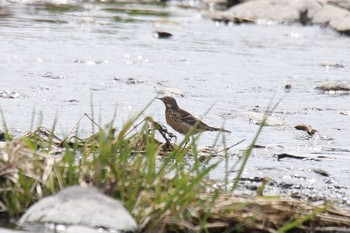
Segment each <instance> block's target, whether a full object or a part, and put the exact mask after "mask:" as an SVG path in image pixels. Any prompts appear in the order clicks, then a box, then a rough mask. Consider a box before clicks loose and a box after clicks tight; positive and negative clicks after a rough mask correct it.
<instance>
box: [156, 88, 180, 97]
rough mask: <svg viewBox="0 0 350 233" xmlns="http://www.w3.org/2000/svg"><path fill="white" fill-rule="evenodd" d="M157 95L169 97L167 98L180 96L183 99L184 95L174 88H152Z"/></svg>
mask: <svg viewBox="0 0 350 233" xmlns="http://www.w3.org/2000/svg"><path fill="white" fill-rule="evenodd" d="M154 89H155V91H156V93H157V94H160V95H169V96H181V97H184V96H185V94H184V93H183V92H182V91H181V90H179V89H176V88H172V87H164V88H156V87H155V88H154Z"/></svg>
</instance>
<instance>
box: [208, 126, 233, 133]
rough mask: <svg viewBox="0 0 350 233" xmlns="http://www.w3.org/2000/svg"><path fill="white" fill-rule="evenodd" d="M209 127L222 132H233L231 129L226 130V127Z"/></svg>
mask: <svg viewBox="0 0 350 233" xmlns="http://www.w3.org/2000/svg"><path fill="white" fill-rule="evenodd" d="M209 129H210V131H221V132H225V133H231V131H230V130H226V129H223V128H215V127H210V128H209Z"/></svg>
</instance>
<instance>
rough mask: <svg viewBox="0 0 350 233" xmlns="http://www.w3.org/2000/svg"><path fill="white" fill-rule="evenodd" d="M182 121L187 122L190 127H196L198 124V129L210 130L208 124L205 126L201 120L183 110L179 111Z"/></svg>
mask: <svg viewBox="0 0 350 233" xmlns="http://www.w3.org/2000/svg"><path fill="white" fill-rule="evenodd" d="M178 113H179V116H180V119H181V120H182V121H184V122H186V123H187V124H189V125H195V124H197V127H196V128H197V129H201V130H210V126H208V125H207V124H205V123H204V122H202V121H201V120H199V119H198V118H196V117H194V116H193V115H192V114H191V113H189V112H187V111H185V110H183V109H179V111H178Z"/></svg>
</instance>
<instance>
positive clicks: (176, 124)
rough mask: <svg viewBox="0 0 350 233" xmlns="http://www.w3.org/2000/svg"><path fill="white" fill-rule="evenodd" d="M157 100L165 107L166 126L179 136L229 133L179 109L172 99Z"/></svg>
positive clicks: (166, 97)
mask: <svg viewBox="0 0 350 233" xmlns="http://www.w3.org/2000/svg"><path fill="white" fill-rule="evenodd" d="M158 99H159V100H161V101H162V102H163V103H164V105H165V119H166V122H167V124H168V125H170V126H171V127H172V128H173V129H174V130H175V131H177V132H179V133H180V134H183V135H187V134H189V133H190V134H191V135H195V134H198V133H202V132H204V131H221V132H226V133H231V131H229V130H226V129H222V128H215V127H212V126H209V125H207V124H205V123H204V122H202V121H201V120H199V119H198V118H196V117H194V116H193V115H192V114H191V113H189V112H187V111H185V110H183V109H181V108H180V107H179V105H178V104H177V102H176V100H175V98H173V97H170V96H164V97H162V98H158Z"/></svg>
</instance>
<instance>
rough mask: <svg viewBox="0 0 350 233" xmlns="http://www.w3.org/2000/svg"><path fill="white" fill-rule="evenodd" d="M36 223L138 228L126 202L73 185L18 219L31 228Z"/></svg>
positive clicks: (36, 204) (119, 228) (38, 204)
mask: <svg viewBox="0 0 350 233" xmlns="http://www.w3.org/2000/svg"><path fill="white" fill-rule="evenodd" d="M35 223H41V224H44V223H56V224H63V225H78V226H86V227H90V228H98V227H103V228H107V229H113V230H116V231H118V230H121V231H128V232H129V231H130V232H134V231H136V230H137V224H136V221H135V220H134V218H133V217H132V216H131V215H130V214H129V212H128V211H127V210H126V209H125V208H124V207H123V205H122V204H121V203H120V202H119V201H117V200H114V199H112V198H110V197H107V196H105V195H104V194H102V193H100V192H98V191H96V190H95V189H91V188H86V187H80V186H72V187H68V188H65V189H63V190H61V191H60V192H58V193H56V194H54V195H52V196H49V197H46V198H43V199H42V200H40V201H39V202H37V203H35V204H34V205H33V206H31V207H30V208H29V209H28V210H27V211H26V213H25V214H24V215H23V216H22V218H21V219H20V220H19V225H20V226H23V227H24V228H29V226H30V225H31V224H35Z"/></svg>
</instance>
